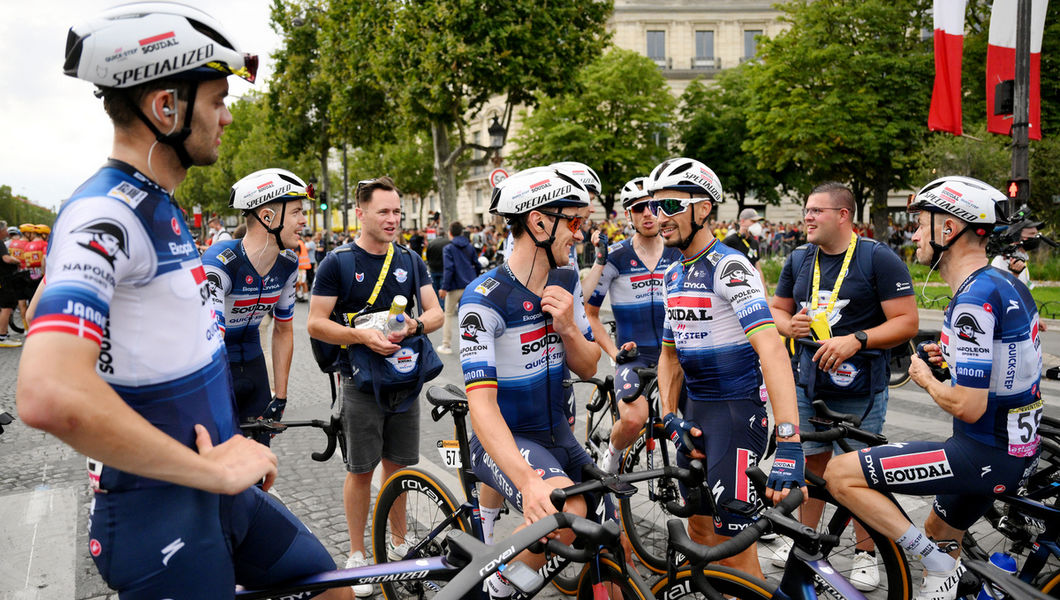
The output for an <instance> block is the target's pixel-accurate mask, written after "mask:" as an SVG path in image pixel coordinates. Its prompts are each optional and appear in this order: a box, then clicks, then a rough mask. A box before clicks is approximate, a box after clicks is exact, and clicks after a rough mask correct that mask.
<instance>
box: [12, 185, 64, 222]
mask: <svg viewBox="0 0 1060 600" xmlns="http://www.w3.org/2000/svg"><path fill="white" fill-rule="evenodd" d="M0 219H2V220H4V221H7V224H8V225H9V226H11V225H14V226H15V227H17V226H19V225H21V224H23V223H32V224H34V225H48V226H51V224H52V223H53V222H54V221H55V212H54V211H52V210H49V209H47V208H44V207H43V206H39V205H37V204H34V203H32V202H30V201H29V200H28V199H27V198H25V197H23V196H16V195H15V194H13V193H12V191H11V186H9V185H0Z"/></svg>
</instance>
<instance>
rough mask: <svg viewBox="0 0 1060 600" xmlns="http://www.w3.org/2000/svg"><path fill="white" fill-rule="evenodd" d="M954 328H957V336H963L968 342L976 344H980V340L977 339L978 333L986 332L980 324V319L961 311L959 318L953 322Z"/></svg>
mask: <svg viewBox="0 0 1060 600" xmlns="http://www.w3.org/2000/svg"><path fill="white" fill-rule="evenodd" d="M953 327H954V329H956V330H957V337H959V338H961V339H962V340H964V341H966V342H971V343H973V344H975V345H976V346H978V345H979V340H978V339H976V337H975V336H976V334H983V333H986V332H985V331H983V328H982V327H980V326H979V321H976V320H975V317H973V316H972V315H971V314H970V313H961V314H960V315H958V316H957V320H956V321H954V322H953Z"/></svg>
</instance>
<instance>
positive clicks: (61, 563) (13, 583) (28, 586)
mask: <svg viewBox="0 0 1060 600" xmlns="http://www.w3.org/2000/svg"><path fill="white" fill-rule="evenodd" d="M0 523H3V524H4V527H2V528H0V556H3V557H4V560H3V561H0V598H17V599H19V600H22V599H26V600H29V599H33V598H73V597H74V564H75V563H74V557H75V549H76V545H77V535H76V533H75V527H76V525H77V498H76V492H75V489H74V488H72V487H67V488H48V487H46V486H40V487H39V488H37V489H36V490H34V491H32V492H23V493H18V494H10V495H7V496H2V497H0Z"/></svg>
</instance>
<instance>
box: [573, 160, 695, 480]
mask: <svg viewBox="0 0 1060 600" xmlns="http://www.w3.org/2000/svg"><path fill="white" fill-rule="evenodd" d="M650 200H651V197H650V195H649V194H648V191H647V190H645V189H644V178H643V177H638V178H636V179H634V180H632V181H629V182H627V183H626V185H625V186H623V187H622V193H621V201H622V208H624V209H625V210H626V217H627V218H628V219H629V222H630V223H632V224H633V229H634V230H636V233H635V234H633V237H631V238H628V239H625V240H622V241H621V242H618V243H616V244H613V245H611V247H610V248H607V250H606V253H601V254H604V256H600V255H598V256H597V259H596V263H597V264H596V266H594V267H593V270H592V273H590V275H592V274H599V282H598V283H597V284H596V285H595V286H594V288H595V291H594V292H593V294H592V296H590V297H589V300H588V301H587V302H586V304H585V314H586V315H587V316H588V317H589V323H591V324H592V326H593V338H594V339H595V340H596V343H597V344H599V345H600V348H602V349H603V351H604V352H606V353H607V355H608V356H610V357H611V360H612V361H613V360H615V357H616V356H617V355H618V351H619V348H620V347H621V348H622V349H625V350H631V349H633V348H636V349H637V358H636V359H634V360H632V361H630V362H626V363H624V364H621V365H616V367H615V398H616V399H618V400H621V402H619V404H618V411H619V414H620V415H621V420H619V421H618V422H617V423H615V426H614V428H613V429H612V430H611V440H610V442H608V447H607V452H606V453H605V454H604V457H603V459H602V461H601V462H602V464H601V465H600V466H601V468H603V469H605V470H608V471H611V472H613V473H617V472H618V467H619V464H620V462H621V459H622V451H623V450H625V449H626V448H628V447H629V445H630V444H632V443H633V440H634V439H636V437H637V434H638V433H640V430H641V429H643V428H644V424H645V423H646V422H647V420H648V401H647V400H646V399H645V398H644V396H634V395H633V394H634V393H636V392H637V389H638V388H639V386H640V378H639V377H638V376H637V373H636V371H635V369H636V368H638V367H647V366H652V365H655V364H656V363H657V362H659V351H660V348H661V347H662V327H663V317H664V316H665V312H666V305H665V304H664V301H663V273H664V272H666V269H667V268H669V267H670V265H671V264H673V263H675V262H678V261H680V260H681V252H680V251H679V250H678V249H677V248H667V247H665V246H664V245H663V240H662V238H661V237H659V224H658V220H657V218H656V216H655V215H654V214H653V213H652V212H651V210H650V208H649V204H650ZM601 261H602V262H601ZM590 279H592V277H587V278H586V280H587V281H588V280H590ZM608 293H610V294H611V312H612V313H613V314H614V317H615V324H616V325H617V327H618V330H617V332H616V338H617V342H618V344H617V345H616V344H615V340H612V339H611V336H610V335H608V333H607V330H606V329H605V328H604V325H603V323H601V322H600V306H601V305H602V304H603V303H604V298H605V297H606V296H607V295H608Z"/></svg>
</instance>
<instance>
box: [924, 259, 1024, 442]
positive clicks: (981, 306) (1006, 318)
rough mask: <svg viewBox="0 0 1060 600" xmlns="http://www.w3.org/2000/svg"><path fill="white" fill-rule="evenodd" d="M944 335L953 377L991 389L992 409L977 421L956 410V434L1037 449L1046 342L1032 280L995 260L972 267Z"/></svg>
mask: <svg viewBox="0 0 1060 600" xmlns="http://www.w3.org/2000/svg"><path fill="white" fill-rule="evenodd" d="M939 340H940V343H939V345H940V346H941V348H942V356H943V358H945V359H946V362H947V363H948V364H949V367H950V375H951V379H950V384H951V385H962V386H965V387H969V388H976V389H986V390H989V392H988V395H987V406H986V412H984V413H983V415H982V416H981V417H979V419H978V420H976V421H975V422H974V423H965V422H964V421H961V420H960V419H957V418H954V419H953V433H954V435H964V436H968V437H970V438H972V439H974V440H976V441H978V442H980V443H983V444H986V445H988V446H991V447H994V448H1001V449H1004V450H1006V451H1007V452H1008V454H1009V455H1010V456H1033V455H1034V454H1035V453H1036V452H1037V451H1038V442H1039V438H1038V423H1039V422H1040V421H1041V415H1042V411H1043V408H1042V397H1041V390H1040V388H1039V383H1040V380H1041V373H1042V348H1041V341H1040V340H1039V339H1038V308H1037V305H1036V304H1035V303H1034V299H1033V298H1032V297H1031V294H1030V291H1029V290H1028V289H1027V286H1025V285H1023V284H1022V283H1020V282H1019V281H1018V280H1017V279H1016V278H1015V277H1013V276H1012V274H1011V273H1005V272H1003V271H1000V270H998V269H995V268H993V267H983V268H981V269H979V270H978V271H976V272H975V273H972V274H971V275H970V276H969V277H968V279H966V280H965V281H964V283H962V284H961V287H960V288H958V289H957V292H956V293H955V294H954V295H953V301H952V302H950V305H949V307H948V308H947V309H946V314H945V317H944V318H943V322H942V334H941V336H940V338H939Z"/></svg>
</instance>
